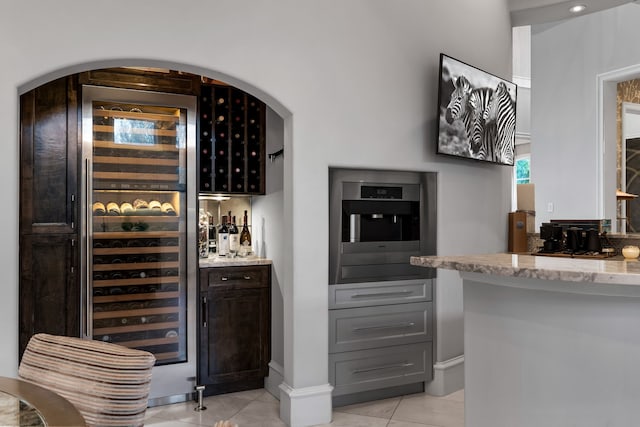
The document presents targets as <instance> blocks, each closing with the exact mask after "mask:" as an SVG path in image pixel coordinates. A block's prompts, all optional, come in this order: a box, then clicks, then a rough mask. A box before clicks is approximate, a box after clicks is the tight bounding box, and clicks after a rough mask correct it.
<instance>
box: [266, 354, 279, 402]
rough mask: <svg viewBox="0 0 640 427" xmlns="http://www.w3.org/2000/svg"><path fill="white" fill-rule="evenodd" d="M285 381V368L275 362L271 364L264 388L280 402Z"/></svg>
mask: <svg viewBox="0 0 640 427" xmlns="http://www.w3.org/2000/svg"><path fill="white" fill-rule="evenodd" d="M283 381H284V368H283V367H282V365H281V364H279V363H278V362H274V361H273V360H272V361H271V362H269V376H268V377H266V378H265V379H264V388H265V389H266V390H267V391H268V392H269V393H270V394H271V395H273V397H275V398H276V399H278V400H280V384H282V382H283Z"/></svg>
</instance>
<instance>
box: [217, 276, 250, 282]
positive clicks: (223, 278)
mask: <svg viewBox="0 0 640 427" xmlns="http://www.w3.org/2000/svg"><path fill="white" fill-rule="evenodd" d="M242 278H243V279H244V280H251V276H242ZM233 279H234V278H233V277H231V278H229V277H227V276H222V277H221V278H220V280H222V281H223V282H227V281H229V280H233ZM235 280H239V279H238V278H236V279H235Z"/></svg>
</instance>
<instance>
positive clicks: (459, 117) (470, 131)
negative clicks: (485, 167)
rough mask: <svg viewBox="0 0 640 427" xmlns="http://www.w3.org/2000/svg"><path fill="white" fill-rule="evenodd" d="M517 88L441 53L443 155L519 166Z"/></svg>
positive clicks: (440, 137)
mask: <svg viewBox="0 0 640 427" xmlns="http://www.w3.org/2000/svg"><path fill="white" fill-rule="evenodd" d="M516 98H517V86H516V85H515V84H514V83H511V82H510V81H507V80H504V79H501V78H500V77H497V76H494V75H493V74H490V73H487V72H486V71H482V70H480V69H478V68H476V67H473V66H471V65H468V64H465V63H464V62H461V61H458V60H457V59H453V58H451V57H449V56H447V55H445V54H440V85H439V90H438V105H439V118H438V150H437V152H438V154H447V155H451V156H458V157H465V158H469V159H475V160H481V161H486V162H492V163H499V164H502V165H509V166H513V164H514V148H515V134H516V129H515V128H516Z"/></svg>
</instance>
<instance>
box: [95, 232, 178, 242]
mask: <svg viewBox="0 0 640 427" xmlns="http://www.w3.org/2000/svg"><path fill="white" fill-rule="evenodd" d="M179 236H180V232H179V231H105V232H102V231H96V232H94V233H93V239H94V240H96V239H111V240H114V239H115V240H117V239H163V238H176V237H179Z"/></svg>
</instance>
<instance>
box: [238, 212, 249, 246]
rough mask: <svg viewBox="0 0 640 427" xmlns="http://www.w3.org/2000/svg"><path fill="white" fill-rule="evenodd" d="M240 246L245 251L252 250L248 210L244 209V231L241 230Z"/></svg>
mask: <svg viewBox="0 0 640 427" xmlns="http://www.w3.org/2000/svg"><path fill="white" fill-rule="evenodd" d="M240 246H241V247H242V248H243V250H244V252H245V253H249V252H251V232H250V231H249V225H248V224H247V211H246V210H245V211H244V218H243V220H242V232H240Z"/></svg>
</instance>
